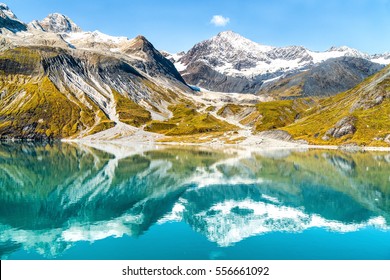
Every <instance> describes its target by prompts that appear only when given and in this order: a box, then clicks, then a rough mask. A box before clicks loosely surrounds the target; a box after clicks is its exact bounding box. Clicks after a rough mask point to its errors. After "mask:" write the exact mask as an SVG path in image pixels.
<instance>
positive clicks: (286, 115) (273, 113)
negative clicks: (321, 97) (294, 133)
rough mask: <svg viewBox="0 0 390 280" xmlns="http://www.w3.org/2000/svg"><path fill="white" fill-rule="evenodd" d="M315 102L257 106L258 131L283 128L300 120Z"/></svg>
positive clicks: (271, 102)
mask: <svg viewBox="0 0 390 280" xmlns="http://www.w3.org/2000/svg"><path fill="white" fill-rule="evenodd" d="M314 104H315V101H313V100H311V99H295V100H278V101H270V102H263V103H259V104H257V106H256V108H257V111H258V113H259V114H260V116H261V117H260V118H259V119H258V120H257V121H256V122H255V130H256V131H259V132H260V131H265V130H271V129H278V128H282V127H284V126H286V125H289V124H292V123H293V122H294V121H295V120H296V119H298V118H300V116H301V115H302V114H304V113H305V111H306V110H308V109H309V108H310V107H311V106H314Z"/></svg>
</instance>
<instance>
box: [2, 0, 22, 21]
mask: <svg viewBox="0 0 390 280" xmlns="http://www.w3.org/2000/svg"><path fill="white" fill-rule="evenodd" d="M4 15H5V16H7V17H8V18H10V19H13V20H18V18H17V17H16V16H15V14H14V13H13V12H12V11H11V10H10V8H9V7H8V6H7V5H6V4H4V3H0V16H1V17H2V18H4Z"/></svg>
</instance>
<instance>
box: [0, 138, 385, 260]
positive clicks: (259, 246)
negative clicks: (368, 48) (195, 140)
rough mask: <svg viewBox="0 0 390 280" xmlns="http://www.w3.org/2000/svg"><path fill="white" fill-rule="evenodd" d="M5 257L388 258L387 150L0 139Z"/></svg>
mask: <svg viewBox="0 0 390 280" xmlns="http://www.w3.org/2000/svg"><path fill="white" fill-rule="evenodd" d="M0 256H1V259H37V260H39V259H75V260H77V259H87V260H95V259H108V260H109V259H114V260H122V259H161V260H162V259H183V260H185V259H194V260H195V259H201V260H207V259H287V260H288V259H304V260H306V259H316V260H317V259H318V260H326V259H336V260H339V259H353V260H355V259H378V260H379V259H386V260H389V259H390V153H386V152H376V153H371V152H366V153H347V152H342V151H326V150H311V151H288V150H280V151H247V150H241V149H238V148H229V149H226V150H225V151H223V150H220V149H211V148H206V147H202V148H201V147H188V148H185V147H164V146H161V147H137V146H136V145H128V147H126V146H125V147H124V146H115V145H104V146H96V147H88V146H85V145H75V144H72V145H71V144H56V145H52V146H50V145H32V144H1V145H0Z"/></svg>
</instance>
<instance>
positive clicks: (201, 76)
mask: <svg viewBox="0 0 390 280" xmlns="http://www.w3.org/2000/svg"><path fill="white" fill-rule="evenodd" d="M183 78H184V79H185V80H186V82H187V83H188V84H191V85H197V86H199V87H202V88H207V89H212V90H214V91H220V92H242V93H253V92H256V91H258V90H259V89H260V87H261V85H262V81H261V80H259V81H256V80H254V81H252V80H249V79H247V78H245V77H231V76H227V75H224V74H221V73H219V72H217V71H215V70H213V69H212V68H211V67H209V66H208V65H207V64H205V63H203V62H201V61H199V62H195V63H193V64H191V65H190V66H188V67H187V70H186V72H185V73H184V74H183Z"/></svg>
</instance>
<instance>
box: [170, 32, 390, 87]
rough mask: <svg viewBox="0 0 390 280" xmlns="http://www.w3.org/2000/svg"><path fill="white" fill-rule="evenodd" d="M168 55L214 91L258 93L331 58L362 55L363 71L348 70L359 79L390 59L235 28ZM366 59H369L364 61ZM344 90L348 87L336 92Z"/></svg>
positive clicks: (188, 76) (186, 75)
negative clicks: (284, 43)
mask: <svg viewBox="0 0 390 280" xmlns="http://www.w3.org/2000/svg"><path fill="white" fill-rule="evenodd" d="M167 57H168V58H169V59H170V60H171V61H172V62H174V63H175V66H176V68H177V69H178V70H179V71H180V73H181V74H182V75H183V77H184V79H185V80H186V82H187V83H189V84H193V85H196V86H199V87H202V88H206V89H209V90H214V91H222V92H243V93H245V92H249V93H256V92H258V91H260V90H262V89H263V87H264V85H269V84H273V83H274V81H275V80H277V79H279V78H284V77H286V76H292V75H294V74H299V73H301V72H303V71H310V70H311V69H313V68H314V67H318V66H319V65H321V64H322V63H324V62H326V61H327V60H329V59H337V58H339V59H342V58H344V57H351V58H359V59H360V60H357V63H359V61H360V63H359V64H361V63H365V67H364V69H363V71H360V70H361V69H359V68H358V69H357V73H351V72H348V73H347V75H349V76H351V75H352V76H353V77H351V79H352V80H359V81H358V82H360V81H362V79H363V78H365V77H367V76H369V75H371V74H372V73H373V72H376V71H378V68H379V67H380V66H379V65H378V64H382V65H385V64H388V63H390V54H389V53H387V54H380V55H368V54H366V53H363V52H360V51H358V50H355V49H352V48H349V47H345V46H343V47H332V48H330V49H329V50H328V51H326V52H314V51H310V50H308V49H306V48H304V47H301V46H291V47H281V48H280V47H271V46H266V45H261V44H258V43H255V42H252V41H250V40H248V39H246V38H244V37H242V36H240V35H239V34H237V33H234V32H232V31H225V32H221V33H219V34H218V35H217V36H215V37H213V38H211V39H209V40H206V41H203V42H200V43H198V44H196V45H195V46H194V47H192V48H191V49H190V50H189V51H187V52H182V53H179V54H175V55H168V56H167ZM362 59H364V60H367V61H366V62H361V60H362ZM320 67H321V66H320ZM326 67H328V68H330V67H329V66H326ZM329 70H330V71H331V72H332V71H333V69H329ZM337 70H339V69H337ZM337 70H335V71H334V72H337ZM335 74H345V73H335ZM340 83H341V81H340ZM354 85H356V83H355V84H354ZM342 90H345V87H344V88H340V90H338V91H336V92H333V93H337V92H340V91H342Z"/></svg>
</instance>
